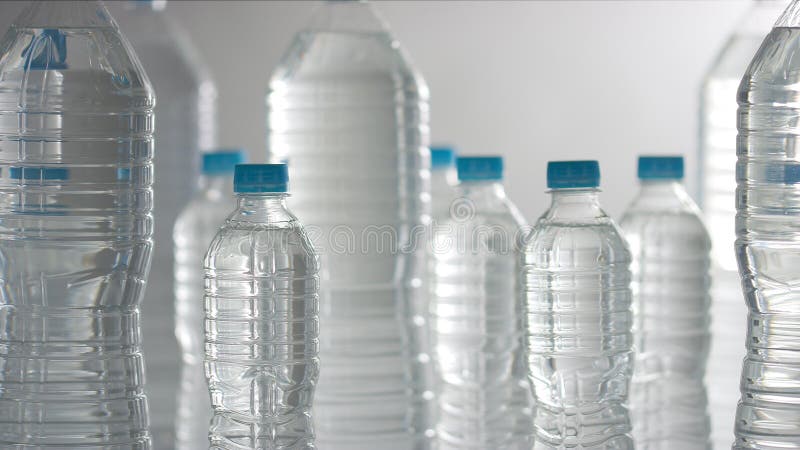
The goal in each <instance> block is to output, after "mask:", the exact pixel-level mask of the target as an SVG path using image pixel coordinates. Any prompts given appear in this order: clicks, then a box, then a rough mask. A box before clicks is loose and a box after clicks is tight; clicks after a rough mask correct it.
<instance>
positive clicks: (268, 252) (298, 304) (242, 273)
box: [204, 196, 319, 450]
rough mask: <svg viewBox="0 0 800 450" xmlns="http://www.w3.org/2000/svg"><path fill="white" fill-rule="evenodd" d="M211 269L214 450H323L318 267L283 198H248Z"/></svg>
mask: <svg viewBox="0 0 800 450" xmlns="http://www.w3.org/2000/svg"><path fill="white" fill-rule="evenodd" d="M204 269H205V295H204V303H205V372H206V378H207V380H208V387H209V390H210V392H211V404H212V406H213V408H214V418H213V420H212V422H211V424H210V427H209V438H210V440H211V448H214V449H229V448H259V449H272V450H278V449H312V448H316V447H315V446H314V429H313V420H312V417H311V407H312V402H313V399H314V388H315V385H316V382H317V377H318V375H319V357H318V353H319V340H318V335H319V275H318V273H319V261H318V258H317V255H316V253H315V252H314V249H313V247H312V245H311V242H310V241H309V239H308V237H307V235H306V233H305V231H304V230H303V229H302V227H301V226H300V224H299V222H298V221H297V218H296V217H294V216H293V215H292V214H291V213H289V212H288V211H287V210H286V209H285V208H284V205H283V197H281V196H273V197H272V198H266V197H265V196H240V197H239V208H238V209H237V211H236V212H234V213H233V214H232V215H230V216H229V217H228V219H227V220H226V223H225V225H224V226H223V227H222V228H221V229H220V231H219V232H218V233H217V235H216V237H215V238H214V240H213V241H212V243H211V245H210V247H209V249H208V253H207V254H206V256H205V261H204Z"/></svg>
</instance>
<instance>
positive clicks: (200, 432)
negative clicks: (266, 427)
mask: <svg viewBox="0 0 800 450" xmlns="http://www.w3.org/2000/svg"><path fill="white" fill-rule="evenodd" d="M244 156H245V155H244V152H243V151H241V150H217V151H213V152H208V153H204V154H203V159H202V166H201V171H202V176H201V177H200V181H199V189H198V190H197V192H196V193H195V195H194V197H193V198H192V201H190V202H189V204H188V205H186V208H184V209H183V211H182V212H181V213H180V215H179V216H178V220H176V221H175V231H174V234H173V240H174V242H175V244H174V245H175V336H176V337H177V339H178V343H179V344H180V347H181V353H182V358H181V361H182V363H183V366H182V367H181V384H180V390H179V392H178V408H177V411H176V413H175V448H176V449H178V450H195V449H201V448H204V447H207V446H208V423H209V422H210V420H211V416H212V412H211V403H210V402H209V399H208V387H207V386H206V379H205V374H204V372H203V355H204V353H205V351H204V343H203V304H202V299H203V270H202V266H203V255H205V253H206V250H207V249H208V244H209V243H210V242H211V240H212V239H214V235H216V234H217V231H218V230H219V228H220V226H221V225H222V224H223V223H224V222H225V218H226V217H227V216H228V213H230V208H231V205H232V204H233V203H234V197H233V169H234V167H235V166H236V164H239V163H242V162H244V159H245V158H244Z"/></svg>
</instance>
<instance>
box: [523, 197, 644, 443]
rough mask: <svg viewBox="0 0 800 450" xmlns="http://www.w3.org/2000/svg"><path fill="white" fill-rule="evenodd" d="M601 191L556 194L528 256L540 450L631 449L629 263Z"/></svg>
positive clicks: (526, 286) (530, 351)
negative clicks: (601, 200) (574, 449)
mask: <svg viewBox="0 0 800 450" xmlns="http://www.w3.org/2000/svg"><path fill="white" fill-rule="evenodd" d="M597 192H598V191H597V190H595V189H562V190H554V191H552V196H553V200H552V204H551V206H550V208H549V209H548V211H547V212H546V213H545V214H544V215H543V216H542V217H541V218H540V219H539V220H538V222H537V223H536V225H535V226H534V229H533V231H532V232H531V234H530V235H529V236H528V238H527V243H526V245H525V251H524V254H523V256H522V264H523V265H522V295H523V298H524V301H525V344H526V351H527V358H528V370H529V376H530V381H531V384H532V386H533V392H534V397H535V400H536V411H535V418H534V428H535V438H534V439H535V442H534V445H533V448H534V449H537V450H538V449H563V448H576V449H633V440H632V439H631V437H630V435H629V432H630V430H631V425H630V419H629V415H628V409H627V407H626V405H625V404H626V402H627V400H628V384H629V382H630V378H631V375H632V371H633V364H632V363H633V353H632V343H633V336H632V334H631V327H632V324H633V319H632V314H631V291H630V288H629V285H630V281H631V273H630V269H629V266H630V263H631V255H630V252H629V251H628V248H627V245H626V243H625V241H624V239H623V238H622V235H621V233H620V231H619V230H618V229H617V227H616V225H615V224H614V222H613V221H612V220H611V218H609V217H608V216H607V215H606V213H605V212H604V211H603V210H602V209H601V208H600V203H599V200H598V193H597Z"/></svg>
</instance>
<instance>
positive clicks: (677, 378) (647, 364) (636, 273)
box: [620, 156, 711, 450]
mask: <svg viewBox="0 0 800 450" xmlns="http://www.w3.org/2000/svg"><path fill="white" fill-rule="evenodd" d="M638 175H639V180H640V182H641V188H640V190H639V193H638V194H637V196H636V198H635V199H634V200H633V203H631V205H630V206H629V207H628V209H627V211H626V212H625V214H624V215H623V217H622V220H621V221H620V226H621V227H622V229H623V232H624V233H625V238H626V240H627V242H628V245H629V246H630V250H631V254H632V256H633V264H632V265H631V273H632V274H633V280H632V283H631V287H632V291H633V318H634V322H633V331H634V333H633V334H634V346H635V348H636V363H635V364H634V372H633V381H632V383H631V402H630V407H631V419H632V422H633V437H634V440H635V441H636V448H638V449H640V450H647V449H650V450H659V449H664V450H667V449H683V450H691V449H698V450H702V449H710V448H711V442H710V433H711V424H710V420H709V417H708V413H707V410H706V408H707V403H708V399H707V395H706V387H705V384H704V383H703V376H704V373H705V366H706V359H707V358H708V349H709V345H710V339H711V336H710V333H709V325H710V321H711V320H710V319H711V317H710V315H709V306H710V296H709V285H710V279H709V269H710V266H711V256H710V252H711V238H710V237H709V235H708V232H707V231H706V228H705V225H704V224H703V221H702V219H701V218H700V209H699V208H698V207H697V205H695V203H694V201H693V200H692V199H691V198H690V197H689V194H687V193H686V190H685V189H684V187H683V184H682V183H681V180H682V179H683V157H680V156H663V157H658V156H641V157H639V170H638Z"/></svg>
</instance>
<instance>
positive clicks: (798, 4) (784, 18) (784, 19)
mask: <svg viewBox="0 0 800 450" xmlns="http://www.w3.org/2000/svg"><path fill="white" fill-rule="evenodd" d="M775 26H776V27H798V26H800V0H792V3H791V4H790V5H789V6H788V7H787V8H786V10H785V11H784V12H783V14H782V15H781V16H780V18H779V19H778V21H777V22H776V23H775Z"/></svg>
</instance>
